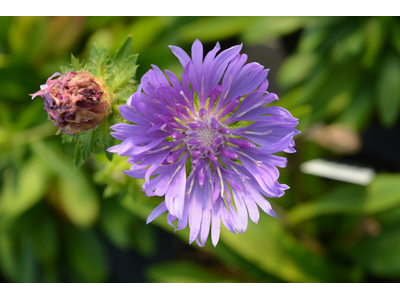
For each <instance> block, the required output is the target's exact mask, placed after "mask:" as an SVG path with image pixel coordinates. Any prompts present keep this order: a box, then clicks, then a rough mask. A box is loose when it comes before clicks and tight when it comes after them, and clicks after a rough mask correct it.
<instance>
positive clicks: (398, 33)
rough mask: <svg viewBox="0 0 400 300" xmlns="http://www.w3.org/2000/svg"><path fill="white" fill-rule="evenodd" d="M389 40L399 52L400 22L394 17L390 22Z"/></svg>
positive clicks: (399, 52)
mask: <svg viewBox="0 0 400 300" xmlns="http://www.w3.org/2000/svg"><path fill="white" fill-rule="evenodd" d="M390 41H391V42H392V45H393V47H394V48H395V49H396V51H397V53H398V54H400V24H399V22H398V21H397V19H394V20H393V22H392V23H391V35H390Z"/></svg>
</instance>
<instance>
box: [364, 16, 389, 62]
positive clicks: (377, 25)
mask: <svg viewBox="0 0 400 300" xmlns="http://www.w3.org/2000/svg"><path fill="white" fill-rule="evenodd" d="M365 34H366V40H365V47H366V51H365V55H364V57H363V59H362V63H363V65H364V66H366V67H368V68H369V67H371V66H372V65H373V64H374V63H375V60H376V58H377V57H378V54H379V51H380V50H381V48H382V47H383V43H384V40H385V28H384V22H382V20H381V19H380V18H379V17H370V18H369V20H368V22H367V24H366V26H365Z"/></svg>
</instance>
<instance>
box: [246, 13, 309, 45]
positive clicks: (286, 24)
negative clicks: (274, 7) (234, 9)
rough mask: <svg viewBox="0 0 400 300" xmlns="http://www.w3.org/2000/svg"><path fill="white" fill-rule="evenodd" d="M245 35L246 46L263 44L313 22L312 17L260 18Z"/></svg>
mask: <svg viewBox="0 0 400 300" xmlns="http://www.w3.org/2000/svg"><path fill="white" fill-rule="evenodd" d="M256 20H257V22H253V23H252V24H251V26H248V27H247V28H246V31H245V32H244V33H243V35H242V37H243V41H244V42H245V43H246V44H253V45H254V44H262V43H263V42H265V41H267V40H270V39H273V38H277V37H279V36H282V35H286V34H289V33H291V32H294V31H296V30H299V29H300V28H302V27H303V26H304V25H305V24H307V23H311V22H313V21H314V20H313V18H310V17H260V18H256Z"/></svg>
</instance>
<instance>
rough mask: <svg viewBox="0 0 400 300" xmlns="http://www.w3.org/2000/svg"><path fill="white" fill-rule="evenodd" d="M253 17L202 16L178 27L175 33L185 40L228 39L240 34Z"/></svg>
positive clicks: (191, 41)
mask: <svg viewBox="0 0 400 300" xmlns="http://www.w3.org/2000/svg"><path fill="white" fill-rule="evenodd" d="M255 19H256V18H254V17H238V16H235V17H231V16H224V17H202V18H199V19H198V20H195V21H194V22H190V23H189V24H186V25H184V26H182V27H180V28H179V30H178V32H177V34H178V36H181V37H182V39H183V40H184V41H185V42H189V43H193V41H194V40H195V39H199V40H200V41H202V42H203V43H207V42H213V43H215V41H218V40H224V39H228V38H230V37H233V36H235V35H239V34H241V33H242V32H243V31H245V30H246V28H247V27H249V25H251V24H252V23H254V21H255Z"/></svg>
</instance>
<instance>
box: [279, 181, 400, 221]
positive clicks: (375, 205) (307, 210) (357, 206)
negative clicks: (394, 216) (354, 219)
mask: <svg viewBox="0 0 400 300" xmlns="http://www.w3.org/2000/svg"><path fill="white" fill-rule="evenodd" d="M399 182H400V174H379V175H377V176H376V177H375V179H374V181H373V182H372V183H371V184H370V185H369V186H368V187H367V188H365V187H361V186H357V185H351V184H346V185H343V186H340V187H338V188H337V189H335V190H333V191H331V192H329V193H328V194H326V195H324V196H321V197H318V198H317V199H315V200H312V201H310V202H307V203H304V204H299V205H297V206H295V207H294V208H293V209H292V210H291V211H289V213H288V215H287V218H288V221H289V222H290V223H291V224H292V225H294V224H297V223H300V222H304V221H306V220H309V219H312V218H315V217H317V216H321V215H327V214H339V213H342V214H375V213H379V212H383V211H385V210H388V209H391V208H393V207H396V206H397V205H399V204H400V185H399Z"/></svg>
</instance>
